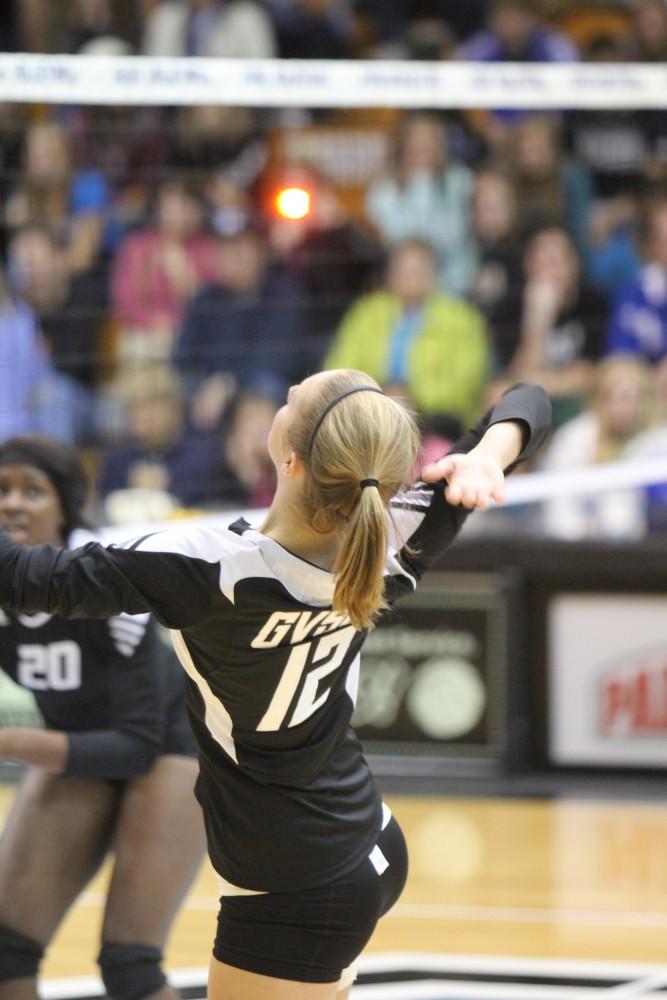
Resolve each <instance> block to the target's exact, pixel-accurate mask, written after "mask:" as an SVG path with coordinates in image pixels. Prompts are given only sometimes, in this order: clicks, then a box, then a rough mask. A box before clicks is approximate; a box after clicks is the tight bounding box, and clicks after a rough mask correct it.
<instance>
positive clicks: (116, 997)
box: [97, 944, 167, 1000]
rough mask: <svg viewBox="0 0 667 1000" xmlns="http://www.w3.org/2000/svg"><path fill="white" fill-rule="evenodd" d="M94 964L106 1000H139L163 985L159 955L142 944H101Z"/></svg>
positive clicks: (164, 978)
mask: <svg viewBox="0 0 667 1000" xmlns="http://www.w3.org/2000/svg"><path fill="white" fill-rule="evenodd" d="M97 962H98V965H99V967H100V971H101V973H102V982H103V983H104V988H105V989H106V991H107V993H108V995H109V998H110V1000H143V997H148V996H150V995H151V993H157V991H158V990H160V989H162V987H163V986H165V985H166V982H167V977H166V976H165V974H164V972H163V971H162V952H161V951H160V949H159V948H152V947H151V946H150V945H146V944H103V945H102V948H101V950H100V953H99V955H98V956H97Z"/></svg>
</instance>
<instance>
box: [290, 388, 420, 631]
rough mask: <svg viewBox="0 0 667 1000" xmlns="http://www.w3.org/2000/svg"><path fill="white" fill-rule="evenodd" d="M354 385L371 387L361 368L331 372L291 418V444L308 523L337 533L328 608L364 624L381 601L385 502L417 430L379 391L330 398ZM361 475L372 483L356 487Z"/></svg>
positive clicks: (405, 469)
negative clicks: (302, 470)
mask: <svg viewBox="0 0 667 1000" xmlns="http://www.w3.org/2000/svg"><path fill="white" fill-rule="evenodd" d="M356 386H368V387H369V388H375V389H377V386H376V385H375V383H374V382H373V380H372V379H371V378H369V376H368V375H366V374H364V372H358V371H354V370H346V371H340V372H334V373H332V375H331V377H330V378H329V379H327V381H326V382H325V384H324V386H323V388H322V391H321V392H320V393H319V394H318V396H317V398H316V399H315V400H314V401H312V402H311V404H310V405H309V406H308V408H307V409H306V410H305V411H304V412H301V413H300V414H299V416H298V417H297V418H296V420H295V421H294V423H293V424H292V427H291V428H290V439H291V441H290V443H291V445H292V447H293V448H294V450H295V452H296V453H297V455H299V457H300V458H301V459H302V461H303V462H304V464H305V466H306V469H307V470H308V473H309V475H308V479H307V486H306V491H305V496H304V502H305V511H306V516H307V517H308V520H309V523H310V525H311V527H312V528H313V529H314V530H315V531H319V532H322V533H328V532H330V531H334V530H338V531H339V532H341V534H342V538H341V545H340V548H339V550H338V555H337V557H336V560H335V562H334V566H333V573H334V577H335V586H334V597H333V608H334V610H335V611H338V612H340V613H342V614H346V615H347V616H348V617H349V619H350V622H351V623H352V625H354V627H355V628H358V629H366V628H372V627H373V624H374V622H375V620H376V618H377V617H378V615H379V613H380V612H381V611H382V610H383V609H384V608H385V607H386V602H385V599H384V567H385V561H386V551H387V541H388V524H387V519H388V516H389V514H388V505H389V501H390V499H391V497H392V496H394V494H395V493H396V492H397V491H398V489H399V488H400V487H401V486H402V485H403V484H404V483H405V482H406V480H407V478H408V476H409V475H410V473H411V471H412V469H413V467H414V463H415V460H416V456H417V452H418V449H419V431H418V428H417V424H416V422H415V419H414V417H413V416H412V414H411V413H409V412H408V410H406V409H405V407H403V406H402V405H401V404H400V403H399V402H397V401H396V400H395V399H392V398H391V397H389V396H386V395H384V393H380V392H377V391H375V392H360V391H357V392H354V393H353V394H350V395H349V396H347V397H346V398H344V399H341V400H340V401H339V402H336V403H335V404H334V400H336V398H337V397H339V396H340V395H341V394H342V393H346V392H348V391H349V390H350V389H353V388H354V387H356ZM332 404H334V405H332ZM329 406H330V407H331V409H329V410H327V407H329ZM325 410H326V411H327V412H326V414H325V415H324V418H323V419H322V415H323V413H324V411H325ZM368 479H371V480H377V486H375V485H374V483H373V484H371V485H368V486H366V487H362V481H364V480H368Z"/></svg>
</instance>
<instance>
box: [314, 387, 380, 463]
mask: <svg viewBox="0 0 667 1000" xmlns="http://www.w3.org/2000/svg"><path fill="white" fill-rule="evenodd" d="M353 392H379V393H381V394H382V395H383V396H384V392H382V389H380V388H379V387H378V386H377V385H354V386H352V388H351V389H346V390H345V392H341V393H340V395H338V396H335V397H334V398H333V399H332V400H331V402H330V403H327V405H326V406H325V407H324V409H323V410H322V412H321V413H320V415H319V417H318V418H317V423H316V424H315V426H314V427H313V430H312V433H311V435H310V440H309V442H308V453H307V454H308V455H309V456H310V453H311V452H312V450H313V443H314V441H315V437H316V435H317V432H318V431H319V429H320V427H321V426H322V421H323V420H324V418H325V417H326V415H327V413H328V412H329V410H333V408H334V406H336V405H337V404H338V403H340V401H341V400H342V399H345V398H346V397H347V396H351V395H352V393H353Z"/></svg>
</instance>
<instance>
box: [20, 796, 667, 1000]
mask: <svg viewBox="0 0 667 1000" xmlns="http://www.w3.org/2000/svg"><path fill="white" fill-rule="evenodd" d="M11 794H12V790H11V786H0V819H1V818H2V816H4V814H5V812H6V809H7V806H8V803H9V801H10V797H11ZM388 802H389V804H390V805H391V808H392V810H393V811H394V813H395V815H396V816H397V817H398V819H399V821H400V822H401V824H402V826H403V828H404V830H405V833H406V837H407V840H408V844H409V847H410V856H411V871H410V878H409V881H408V885H407V888H406V890H405V892H404V894H403V896H402V898H401V900H400V902H399V903H398V904H397V906H396V907H395V908H394V910H393V911H392V912H391V914H389V915H388V916H387V917H386V918H385V919H384V921H383V922H382V923H381V924H380V926H379V928H378V929H377V931H376V933H375V936H374V938H373V940H372V942H371V944H370V946H369V948H368V955H369V956H370V957H369V960H368V963H367V968H369V969H371V971H372V969H373V968H374V967H375V966H376V965H378V964H379V965H382V963H383V962H384V964H385V966H386V965H387V964H388V965H390V966H391V964H392V961H394V963H395V964H396V962H398V964H400V961H403V962H408V964H412V965H414V964H415V962H417V964H419V963H418V959H417V958H414V956H415V955H416V956H418V955H419V954H422V955H423V957H424V968H427V967H430V968H431V969H433V968H434V967H435V966H437V965H438V960H437V956H443V955H444V956H448V958H447V962H448V963H449V964H448V968H450V970H451V968H452V967H453V966H456V963H457V962H458V963H459V965H460V966H461V968H463V967H465V968H468V969H470V968H481V967H482V966H480V964H479V963H480V962H481V963H482V965H483V963H484V961H486V962H487V964H488V962H489V961H491V963H492V965H493V962H495V963H496V967H498V968H501V967H508V968H509V967H511V968H516V969H531V968H532V969H535V968H542V966H541V965H540V964H539V963H537V964H535V963H534V962H532V964H531V962H530V961H527V960H534V959H540V960H549V961H550V962H551V965H549V964H548V962H547V965H545V966H544V968H547V966H548V967H549V968H561V969H565V968H570V967H571V968H572V969H575V970H577V969H578V970H579V971H581V970H585V969H587V968H589V969H590V970H594V969H596V968H597V969H598V971H600V970H601V969H608V970H611V971H613V969H614V968H616V969H617V971H618V968H620V966H619V963H620V964H628V963H631V964H633V963H641V964H642V968H640V966H639V965H638V966H637V970H638V977H639V978H640V979H641V977H642V976H644V978H645V979H646V982H649V985H650V980H651V976H657V980H656V982H657V981H658V980H659V979H660V975H661V972H662V973H663V976H662V978H663V979H664V980H665V983H667V804H663V803H661V802H655V801H654V802H637V801H630V802H628V801H616V802H614V801H601V800H582V799H576V800H574V799H554V800H549V801H545V800H516V799H475V798H440V797H428V798H426V797H407V796H390V797H388ZM106 877H107V870H106V869H105V871H103V872H102V873H101V874H100V876H99V877H98V878H96V879H95V881H94V882H93V883H92V884H91V886H90V887H89V889H88V891H87V892H85V893H84V894H83V896H82V897H81V898H80V900H79V901H78V903H77V904H76V906H75V907H74V908H73V910H72V911H71V912H70V914H69V915H68V917H67V919H66V921H65V923H64V925H63V927H62V929H61V931H60V933H59V935H58V937H57V939H56V940H55V942H54V943H53V945H52V947H51V949H50V952H49V955H48V957H47V960H46V963H45V968H44V975H45V978H47V979H53V978H55V977H68V978H69V977H78V976H90V975H92V974H94V973H95V972H96V969H95V967H94V964H93V960H92V959H93V956H94V955H95V953H96V949H97V940H96V938H97V934H98V928H99V924H100V913H101V904H102V901H103V896H104V885H105V879H106ZM216 910H217V895H216V883H215V880H214V876H213V873H212V871H211V869H210V868H209V867H208V865H205V866H204V868H203V869H202V871H201V872H200V875H199V877H198V879H197V881H196V883H195V885H194V886H193V889H192V892H191V894H190V896H189V897H188V899H187V901H186V903H185V905H184V907H183V910H182V911H181V913H180V915H179V917H178V920H177V923H176V926H175V929H174V932H173V935H172V940H171V944H170V947H169V950H168V955H167V964H168V966H169V968H170V969H172V970H173V969H183V968H192V967H198V968H201V967H203V966H205V965H206V964H207V962H208V956H209V953H210V944H211V941H212V938H213V930H214V922H215V914H216ZM397 953H400V954H401V955H402V956H403V958H401V959H400V961H399V960H398V959H397V958H396V955H397ZM405 953H410V956H413V957H411V958H410V959H407V958H405ZM392 955H393V956H394V959H392ZM453 956H456V957H455V958H453ZM473 956H474V957H473ZM489 956H493V960H491V959H490V958H489ZM553 960H561V964H560V965H559V963H558V962H555V963H554V962H553ZM563 960H576V961H575V962H574V963H572V962H570V963H569V965H568V964H567V963H564V962H563ZM443 961H444V959H443ZM499 962H500V965H499V964H498V963H499ZM374 963H375V965H374ZM429 963H430V966H429ZM475 963H477V964H475ZM503 963H504V965H503ZM508 963H509V965H508ZM591 963H598V964H597V965H596V964H591ZM599 963H603V964H602V965H599ZM608 963H614V965H612V964H608ZM632 968H634V965H632ZM631 972H632V969H631V971H630V972H628V976H630V975H631ZM646 977H648V978H646ZM370 978H371V980H372V979H373V977H372V976H371V977H370ZM425 978H428V976H427V975H426V973H424V974H423V975H421V979H422V985H421V986H420V988H419V990H416V987H415V990H416V992H413V993H412V994H410V996H412V997H415V998H416V997H418V996H419V997H421V996H424V997H426V996H430V995H433V996H437V997H443V998H444V997H445V996H446V997H450V996H452V997H456V998H457V1000H458V998H459V997H472V996H473V993H470V992H466V991H465V989H468V987H466V988H465V989H464V987H463V985H461V986H460V987H458V989H459V992H454V993H446V992H436V993H433V994H429V993H428V992H426V991H425V989H426V988H425V987H424V982H423V981H424V979H425ZM487 978H488V977H487ZM492 978H493V977H492ZM496 978H497V979H498V981H499V982H500V981H501V980H502V978H503V977H502V976H501V975H500V974H499V975H498V976H497V977H496ZM538 978H539V977H538ZM575 978H576V977H575ZM578 978H579V979H581V976H579V977H578ZM584 978H585V977H584ZM376 979H377V977H376ZM601 981H602V982H603V983H611V984H612V985H611V987H610V988H609V989H607V988H605V989H604V990H603V992H602V993H599V994H598V993H597V992H595V993H589V992H588V991H585V992H584V993H581V994H580V993H579V992H578V990H577V989H574V987H573V988H572V989H571V990H570V991H569V992H568V993H567V996H568V997H574V996H575V995H576V996H579V995H581V996H584V995H585V996H589V995H590V996H593V995H595V996H598V995H600V996H607V995H608V996H609V997H612V996H614V997H616V996H618V997H620V996H640V995H641V996H648V995H651V996H667V993H647V992H637V991H636V989H635V992H632V991H631V992H627V990H628V989H630V990H631V987H632V983H630V985H629V986H628V985H627V983H626V985H625V990H626V992H625V993H623V992H618V991H619V989H620V990H622V989H623V988H624V987H623V983H624V982H625V979H624V978H623V977H620V978H619V977H616V978H615V977H614V976H610V977H607V978H605V976H602V980H601ZM619 983H620V985H619ZM580 985H581V984H580ZM524 987H525V983H524V986H522V987H521V989H524ZM378 988H379V987H377V986H375V987H373V986H372V985H371V986H369V987H368V988H367V987H360V988H359V990H358V991H356V992H358V995H359V996H360V997H362V996H368V997H369V998H370V997H371V996H372V995H373V996H375V995H377V996H378V997H380V995H381V994H380V993H378V992H377V990H378ZM498 988H499V989H500V987H498ZM533 988H537V987H531V989H533ZM540 988H542V989H546V987H545V986H544V984H542V986H541V987H540ZM656 988H657V986H656ZM368 989H370V990H371V992H368ZM373 989H375V990H376V993H372V990H373ZM364 990H366V992H364ZM461 990H463V992H460V991H461ZM420 991H421V992H420ZM53 995H56V994H53ZM72 995H74V994H72ZM190 995H192V996H195V994H194V993H192V994H190ZM196 995H197V996H201V995H202V994H201V993H198V994H196ZM384 995H385V994H382V996H384ZM386 995H387V996H398V995H401V996H408V994H406V993H403V994H398V993H391V992H390V993H387V994H386ZM492 995H493V996H498V997H500V996H505V995H506V994H504V993H502V992H500V993H498V992H496V993H488V992H486V993H485V992H484V991H482V993H475V994H474V996H475V997H477V996H480V997H481V996H492ZM524 995H525V996H531V997H532V996H535V997H537V996H538V995H539V996H540V997H541V996H544V997H545V998H546V997H551V996H554V997H555V996H565V995H566V994H565V993H560V992H555V993H550V992H548V991H547V992H545V993H539V994H538V993H534V992H528V993H525V992H521V990H519V989H518V988H517V989H515V990H514V991H513V992H512V991H511V992H510V993H507V996H508V997H516V998H518V997H523V996H524Z"/></svg>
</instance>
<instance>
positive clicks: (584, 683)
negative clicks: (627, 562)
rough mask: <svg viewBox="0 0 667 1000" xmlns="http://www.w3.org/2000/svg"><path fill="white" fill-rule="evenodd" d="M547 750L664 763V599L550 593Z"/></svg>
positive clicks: (592, 761)
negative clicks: (553, 594) (551, 596)
mask: <svg viewBox="0 0 667 1000" xmlns="http://www.w3.org/2000/svg"><path fill="white" fill-rule="evenodd" d="M547 625H548V636H547V651H548V652H547V656H548V723H549V736H548V741H549V746H548V750H549V757H550V759H551V761H552V763H555V764H580V765H600V764H613V765H615V766H620V767H624V766H625V767H667V601H666V600H665V598H664V597H662V596H660V595H653V594H636V593H635V594H591V593H585V594H584V593H576V594H567V595H564V594H562V595H556V596H554V597H553V598H552V599H551V601H550V604H549V608H548V615H547Z"/></svg>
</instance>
